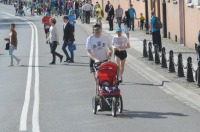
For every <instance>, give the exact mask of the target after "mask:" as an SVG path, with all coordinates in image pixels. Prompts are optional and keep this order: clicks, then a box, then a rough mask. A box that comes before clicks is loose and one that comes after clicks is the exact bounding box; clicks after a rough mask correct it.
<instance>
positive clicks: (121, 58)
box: [112, 27, 130, 83]
mask: <svg viewBox="0 0 200 132" xmlns="http://www.w3.org/2000/svg"><path fill="white" fill-rule="evenodd" d="M116 33H117V36H115V37H113V39H112V45H113V47H114V51H115V52H114V55H115V61H116V63H117V65H118V67H119V74H118V78H119V83H121V82H123V79H122V75H123V72H124V65H125V62H126V57H127V52H126V49H128V48H130V44H129V40H128V38H126V37H124V36H123V35H122V29H121V28H120V27H117V28H116Z"/></svg>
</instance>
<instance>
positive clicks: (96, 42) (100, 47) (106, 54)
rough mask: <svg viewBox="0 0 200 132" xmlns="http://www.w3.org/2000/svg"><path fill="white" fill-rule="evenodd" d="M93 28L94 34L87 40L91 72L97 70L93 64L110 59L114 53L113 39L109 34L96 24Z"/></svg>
mask: <svg viewBox="0 0 200 132" xmlns="http://www.w3.org/2000/svg"><path fill="white" fill-rule="evenodd" d="M93 29H94V34H93V35H91V36H89V37H88V38H87V42H86V49H87V54H88V57H89V58H90V71H91V73H94V72H95V70H94V68H93V64H94V63H95V62H101V61H106V60H110V57H111V55H112V53H113V50H112V44H111V41H110V40H109V38H108V36H106V35H104V34H102V29H101V26H100V25H99V24H96V25H94V27H93ZM94 75H95V74H94ZM94 78H95V76H94ZM95 80H96V79H95Z"/></svg>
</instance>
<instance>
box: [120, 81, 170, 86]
mask: <svg viewBox="0 0 200 132" xmlns="http://www.w3.org/2000/svg"><path fill="white" fill-rule="evenodd" d="M165 82H170V81H162V83H161V84H152V83H132V82H123V83H121V84H120V85H143V86H163V85H164V83H165Z"/></svg>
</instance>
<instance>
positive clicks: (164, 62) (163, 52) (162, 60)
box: [161, 47, 167, 68]
mask: <svg viewBox="0 0 200 132" xmlns="http://www.w3.org/2000/svg"><path fill="white" fill-rule="evenodd" d="M161 67H162V68H167V59H166V52H165V47H163V48H162V58H161Z"/></svg>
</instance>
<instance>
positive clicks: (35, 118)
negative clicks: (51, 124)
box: [32, 25, 40, 132]
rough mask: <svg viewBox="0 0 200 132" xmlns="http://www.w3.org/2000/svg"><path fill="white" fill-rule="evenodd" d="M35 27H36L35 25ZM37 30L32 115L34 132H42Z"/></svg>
mask: <svg viewBox="0 0 200 132" xmlns="http://www.w3.org/2000/svg"><path fill="white" fill-rule="evenodd" d="M34 26H35V25H34ZM35 30H36V38H35V40H36V43H35V88H34V104H33V115H32V131H33V132H40V126H39V103H40V94H39V85H40V84H39V67H38V66H39V59H38V56H39V51H38V30H37V27H36V26H35Z"/></svg>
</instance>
